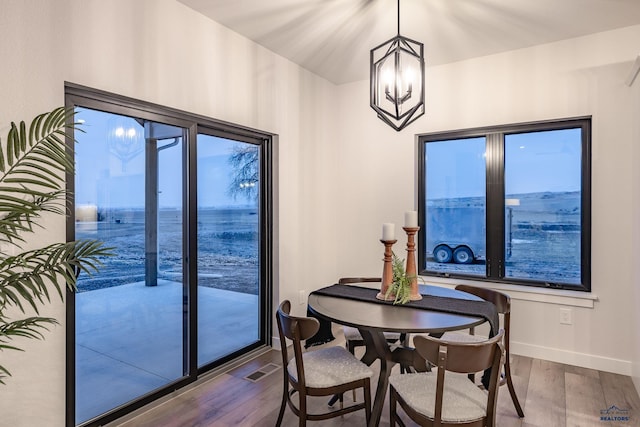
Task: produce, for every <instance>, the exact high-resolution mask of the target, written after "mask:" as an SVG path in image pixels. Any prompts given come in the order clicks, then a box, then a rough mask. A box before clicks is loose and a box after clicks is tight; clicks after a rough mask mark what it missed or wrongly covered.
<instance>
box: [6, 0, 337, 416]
mask: <svg viewBox="0 0 640 427" xmlns="http://www.w3.org/2000/svg"><path fill="white" fill-rule="evenodd" d="M0 10H2V12H0V40H1V41H0V58H2V67H0V81H2V84H1V85H0V99H1V100H2V102H0V135H2V138H3V140H4V136H5V135H6V131H7V129H8V123H9V122H10V121H11V120H21V119H30V118H32V117H33V116H35V115H36V114H38V113H41V112H44V111H47V110H49V109H51V108H54V107H57V106H60V105H63V103H64V82H65V81H69V82H73V83H77V84H81V85H86V86H90V87H94V88H97V89H101V90H106V91H110V92H114V93H117V94H121V95H125V96H129V97H133V98H138V99H141V100H145V101H150V102H155V103H158V104H162V105H167V106H170V107H174V108H178V109H182V110H185V111H189V112H193V113H198V114H202V115H205V116H209V117H213V118H216V119H220V120H225V121H229V122H233V123H237V124H240V125H244V126H249V127H254V128H257V129H260V130H263V131H267V132H273V133H275V134H278V135H279V138H278V147H277V152H276V157H277V159H278V168H279V171H278V175H277V176H276V180H277V181H278V182H279V187H278V194H277V195H276V196H277V200H278V205H277V206H276V207H275V210H276V211H277V212H279V216H280V225H279V228H278V229H279V232H278V235H277V239H278V248H279V253H277V254H276V257H278V256H279V258H277V260H276V262H277V270H278V271H279V274H280V280H279V281H278V278H276V283H275V286H276V290H275V295H274V300H276V301H279V300H280V299H284V298H289V299H292V300H296V301H297V297H298V289H309V288H310V287H311V286H315V285H316V283H315V282H313V283H311V282H309V278H315V279H316V280H317V281H318V283H325V282H328V281H330V280H332V278H333V277H334V275H335V273H334V272H335V260H334V257H333V256H332V253H331V250H329V249H332V248H329V247H328V244H330V243H331V240H330V239H328V238H326V237H325V232H324V230H327V229H334V228H335V224H334V218H335V217H334V216H332V215H327V213H328V211H329V208H328V207H329V206H331V197H332V191H333V188H335V185H334V184H333V181H334V179H333V177H332V175H331V174H327V173H326V167H325V165H327V164H330V163H331V161H330V158H332V157H333V154H332V150H333V149H334V145H332V144H330V143H329V142H330V141H331V140H333V139H334V138H335V126H333V123H334V122H335V120H336V118H335V117H336V116H335V114H336V113H335V111H334V109H332V108H330V106H331V103H332V102H333V97H334V95H335V92H336V88H335V86H333V85H332V84H329V83H328V82H327V81H325V80H323V79H320V78H318V77H317V76H314V75H313V74H311V73H309V72H307V71H305V70H302V69H301V68H299V67H298V66H296V65H294V64H292V63H291V62H289V61H287V60H285V59H283V58H281V57H279V56H277V55H274V54H273V53H271V52H269V51H267V50H266V49H264V48H262V47H260V46H258V45H256V44H254V43H252V42H250V41H248V40H247V39H245V38H243V37H240V36H239V35H237V34H235V33H233V32H231V31H229V30H227V29H226V28H224V27H222V26H220V25H218V24H216V23H214V22H212V21H211V20H209V19H207V18H205V17H203V16H202V15H199V14H197V13H195V12H194V11H192V10H191V9H189V8H187V7H185V6H184V5H182V4H180V3H177V2H175V1H174V0H136V1H131V0H110V1H103V0H56V1H55V2H54V1H42V0H0ZM64 224H65V223H64V219H63V218H55V217H54V218H47V219H46V221H45V226H46V230H47V231H45V232H43V233H40V234H39V235H38V238H37V239H34V240H37V242H35V241H34V243H37V244H42V243H47V242H48V243H51V242H54V241H63V240H64V226H65V225H64ZM276 227H278V224H276ZM303 308H304V306H298V305H296V307H295V309H296V310H299V311H300V312H303ZM64 312H65V311H64V305H63V304H62V303H60V302H59V301H54V303H53V304H51V305H49V306H47V307H46V308H45V309H44V311H43V312H42V314H44V315H50V316H53V317H56V318H57V319H59V320H60V322H61V324H60V325H59V326H57V327H55V328H54V329H53V330H52V331H51V332H50V333H47V334H46V340H45V341H32V342H27V341H20V344H21V345H22V346H23V347H24V348H25V349H26V352H24V353H17V352H7V351H5V352H3V353H1V354H0V357H1V358H2V365H4V366H6V367H7V368H9V369H10V370H11V372H12V374H13V376H12V377H11V378H9V379H8V380H7V381H6V382H7V385H6V386H0V414H2V415H0V425H2V426H11V427H21V426H25V427H32V426H47V427H56V426H63V425H64V412H65V394H64V393H65V372H64V371H65V347H64V346H65V332H64V331H65V326H64Z"/></svg>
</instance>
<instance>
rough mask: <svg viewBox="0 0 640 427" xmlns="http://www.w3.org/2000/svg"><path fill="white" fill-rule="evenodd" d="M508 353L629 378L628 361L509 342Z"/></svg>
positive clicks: (630, 371) (629, 367) (630, 369)
mask: <svg viewBox="0 0 640 427" xmlns="http://www.w3.org/2000/svg"><path fill="white" fill-rule="evenodd" d="M510 351H511V353H512V354H517V355H519V356H527V357H533V358H535V359H542V360H549V361H551V362H557V363H564V364H565V365H573V366H580V367H582V368H589V369H597V370H598V371H605V372H613V373H615V374H620V375H627V376H631V374H632V366H631V362H630V361H628V360H621V359H614V358H611V357H603V356H597V355H593V354H587V353H578V352H575V351H568V350H560V349H557V348H551V347H543V346H539V345H532V344H526V343H522V342H517V341H513V340H511V343H510Z"/></svg>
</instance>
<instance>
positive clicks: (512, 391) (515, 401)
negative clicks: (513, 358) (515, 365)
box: [504, 354, 524, 418]
mask: <svg viewBox="0 0 640 427" xmlns="http://www.w3.org/2000/svg"><path fill="white" fill-rule="evenodd" d="M504 373H505V376H506V377H507V387H509V394H510V395H511V400H513V406H515V408H516V412H517V413H518V416H519V417H520V418H524V411H523V410H522V407H521V406H520V401H519V400H518V396H516V389H515V388H514V386H513V380H512V379H511V366H510V364H509V355H508V354H507V355H506V362H505V364H504Z"/></svg>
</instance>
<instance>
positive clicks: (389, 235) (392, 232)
mask: <svg viewBox="0 0 640 427" xmlns="http://www.w3.org/2000/svg"><path fill="white" fill-rule="evenodd" d="M395 238H396V225H395V224H391V223H388V222H385V223H384V224H382V240H395Z"/></svg>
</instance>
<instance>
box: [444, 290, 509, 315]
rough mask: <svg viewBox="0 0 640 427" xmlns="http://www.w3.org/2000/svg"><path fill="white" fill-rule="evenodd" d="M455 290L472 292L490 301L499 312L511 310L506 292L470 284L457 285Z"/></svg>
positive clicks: (503, 312) (505, 312) (504, 312)
mask: <svg viewBox="0 0 640 427" xmlns="http://www.w3.org/2000/svg"><path fill="white" fill-rule="evenodd" d="M456 290H457V291H462V292H466V293H469V294H473V295H475V296H477V297H480V298H482V299H483V300H485V301H490V302H492V303H493V304H494V305H495V306H496V310H498V313H500V314H508V313H510V312H511V298H510V297H509V295H507V294H503V293H502V292H498V291H494V290H493V289H487V288H479V287H477V286H470V285H457V286H456Z"/></svg>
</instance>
